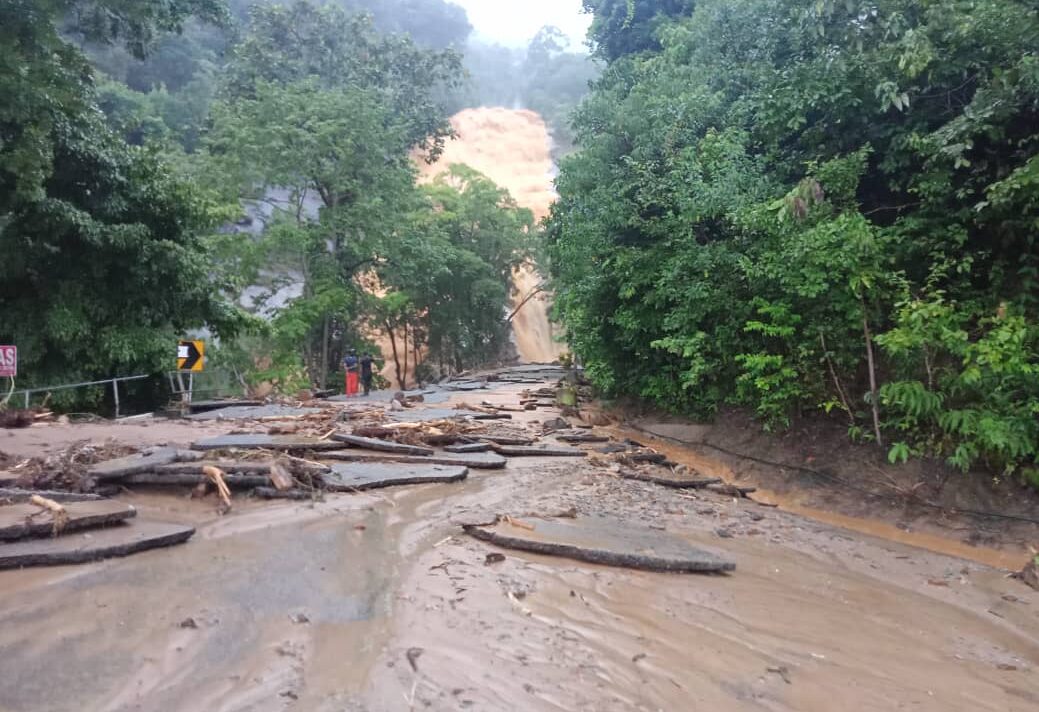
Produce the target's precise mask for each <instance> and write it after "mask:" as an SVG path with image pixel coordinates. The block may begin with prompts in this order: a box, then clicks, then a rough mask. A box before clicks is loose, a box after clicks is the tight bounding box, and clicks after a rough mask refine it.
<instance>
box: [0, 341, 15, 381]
mask: <svg viewBox="0 0 1039 712" xmlns="http://www.w3.org/2000/svg"><path fill="white" fill-rule="evenodd" d="M17 375H18V347H17V346H3V345H0V378H14V377H15V376H17Z"/></svg>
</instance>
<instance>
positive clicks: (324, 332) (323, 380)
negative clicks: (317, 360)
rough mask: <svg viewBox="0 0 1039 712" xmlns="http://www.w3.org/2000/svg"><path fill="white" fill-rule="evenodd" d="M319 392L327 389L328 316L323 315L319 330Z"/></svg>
mask: <svg viewBox="0 0 1039 712" xmlns="http://www.w3.org/2000/svg"><path fill="white" fill-rule="evenodd" d="M318 383H320V384H321V390H325V388H327V387H328V315H327V314H325V323H324V324H323V325H322V328H321V377H320V378H319V379H318Z"/></svg>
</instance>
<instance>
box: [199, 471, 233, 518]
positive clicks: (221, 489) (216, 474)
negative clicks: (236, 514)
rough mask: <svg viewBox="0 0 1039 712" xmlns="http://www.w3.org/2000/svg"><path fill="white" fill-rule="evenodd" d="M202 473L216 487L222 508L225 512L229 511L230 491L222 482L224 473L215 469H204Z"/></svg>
mask: <svg viewBox="0 0 1039 712" xmlns="http://www.w3.org/2000/svg"><path fill="white" fill-rule="evenodd" d="M202 473H203V474H204V475H205V476H206V477H208V478H209V479H210V480H212V481H213V484H214V485H216V491H217V494H219V495H220V499H221V500H223V502H224V506H225V507H226V508H227V510H230V509H231V490H230V489H229V488H228V486H227V483H226V482H224V473H223V471H221V470H220V468H217V467H205V468H203V469H202Z"/></svg>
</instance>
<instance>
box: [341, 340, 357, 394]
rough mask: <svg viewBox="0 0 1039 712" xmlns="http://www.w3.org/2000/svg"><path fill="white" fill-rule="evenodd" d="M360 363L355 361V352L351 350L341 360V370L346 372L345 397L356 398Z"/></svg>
mask: <svg viewBox="0 0 1039 712" xmlns="http://www.w3.org/2000/svg"><path fill="white" fill-rule="evenodd" d="M360 367H361V364H360V361H359V360H358V359H357V352H356V351H354V350H353V349H350V351H349V352H348V353H347V354H346V357H344V358H343V370H344V371H346V395H348V396H356V395H357V381H358V377H359V376H360Z"/></svg>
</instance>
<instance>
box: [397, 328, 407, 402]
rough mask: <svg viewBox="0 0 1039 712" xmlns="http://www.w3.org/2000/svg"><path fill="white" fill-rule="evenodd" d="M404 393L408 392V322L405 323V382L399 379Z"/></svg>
mask: <svg viewBox="0 0 1039 712" xmlns="http://www.w3.org/2000/svg"><path fill="white" fill-rule="evenodd" d="M397 381H398V383H399V384H400V389H401V390H402V391H406V390H408V322H406V321H405V322H404V380H403V381H401V380H400V379H397Z"/></svg>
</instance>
